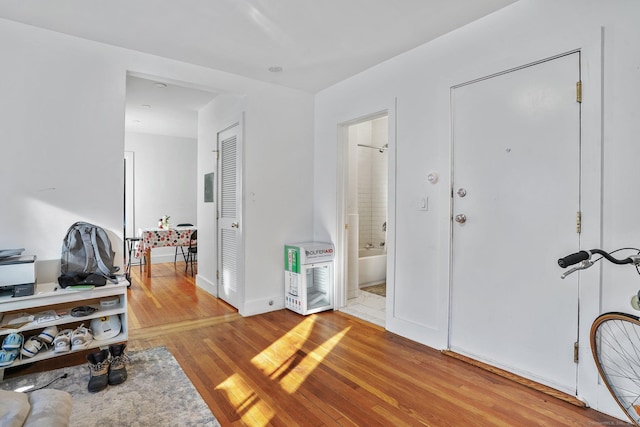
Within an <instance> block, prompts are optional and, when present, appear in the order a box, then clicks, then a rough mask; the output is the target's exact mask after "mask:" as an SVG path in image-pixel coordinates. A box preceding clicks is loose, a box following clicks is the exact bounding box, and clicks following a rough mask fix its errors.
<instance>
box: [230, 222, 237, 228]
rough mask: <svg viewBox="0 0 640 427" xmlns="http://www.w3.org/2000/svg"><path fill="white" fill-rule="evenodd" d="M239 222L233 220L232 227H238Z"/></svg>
mask: <svg viewBox="0 0 640 427" xmlns="http://www.w3.org/2000/svg"><path fill="white" fill-rule="evenodd" d="M238 225H239V224H238V223H237V222H232V223H231V228H238Z"/></svg>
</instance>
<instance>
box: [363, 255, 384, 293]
mask: <svg viewBox="0 0 640 427" xmlns="http://www.w3.org/2000/svg"><path fill="white" fill-rule="evenodd" d="M386 281H387V253H386V251H385V250H384V249H383V248H372V249H360V251H359V252H358V287H360V288H361V287H363V286H370V285H377V284H380V283H385V282H386Z"/></svg>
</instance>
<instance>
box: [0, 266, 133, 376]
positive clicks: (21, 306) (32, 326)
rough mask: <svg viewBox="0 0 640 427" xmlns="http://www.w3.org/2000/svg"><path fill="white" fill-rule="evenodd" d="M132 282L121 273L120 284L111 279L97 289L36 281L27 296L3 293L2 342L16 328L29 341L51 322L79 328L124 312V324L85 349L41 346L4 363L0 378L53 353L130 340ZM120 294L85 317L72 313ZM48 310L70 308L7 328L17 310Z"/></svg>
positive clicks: (0, 307)
mask: <svg viewBox="0 0 640 427" xmlns="http://www.w3.org/2000/svg"><path fill="white" fill-rule="evenodd" d="M128 285H129V282H128V281H127V280H126V279H125V278H124V277H119V280H118V283H117V284H112V283H109V282H107V284H106V285H105V286H100V287H95V288H93V289H74V290H68V289H62V288H60V287H59V285H58V284H57V283H41V284H37V285H36V289H35V293H34V294H33V295H29V296H24V297H0V313H1V314H3V315H4V316H3V319H2V322H0V326H2V327H0V343H1V342H2V341H3V340H4V338H5V337H6V336H7V335H9V334H10V333H12V332H20V333H21V334H22V335H23V336H24V339H25V341H26V340H27V339H28V338H29V337H30V336H32V335H38V334H39V333H40V332H41V331H42V330H43V329H44V328H46V327H48V326H53V325H55V326H57V327H58V329H59V330H63V329H75V328H76V327H78V326H80V325H81V324H83V323H84V325H85V326H86V327H87V328H88V327H90V323H91V320H92V319H95V318H99V317H103V316H115V315H119V316H120V323H121V324H122V328H121V330H120V333H119V334H118V335H117V336H115V337H113V338H110V339H106V340H95V339H94V340H93V341H92V342H91V344H90V345H89V346H88V347H87V348H86V349H83V350H76V351H68V352H61V353H54V352H53V349H51V348H49V349H47V350H44V349H43V350H41V351H40V352H39V353H38V354H36V355H35V356H33V357H21V356H18V358H17V359H16V360H15V361H14V362H13V363H12V364H11V365H9V366H4V367H0V381H1V380H2V379H3V378H4V370H5V369H7V368H12V367H15V366H20V365H23V364H26V363H33V362H38V361H41V360H45V359H50V358H53V357H59V356H65V355H68V354H71V353H76V352H79V351H84V350H87V349H93V348H100V347H107V346H109V345H110V344H115V343H120V342H123V341H127V338H128V328H127V286H128ZM114 296H118V297H119V299H120V302H119V304H118V305H116V306H113V307H112V308H109V309H106V310H103V309H99V310H98V311H96V312H94V313H92V314H90V315H88V316H83V317H73V316H71V309H73V308H74V307H78V306H83V305H90V306H94V307H96V308H99V307H100V300H101V299H104V298H108V297H114ZM47 310H56V311H57V312H59V313H62V312H66V314H64V315H62V316H61V317H60V318H58V319H55V320H52V321H49V322H43V323H37V322H36V321H32V322H30V323H28V324H26V325H23V326H21V327H19V328H17V329H10V328H5V327H4V326H5V325H6V324H7V323H8V319H9V318H10V317H11V315H13V314H19V313H29V314H32V315H35V314H37V313H41V312H44V311H47Z"/></svg>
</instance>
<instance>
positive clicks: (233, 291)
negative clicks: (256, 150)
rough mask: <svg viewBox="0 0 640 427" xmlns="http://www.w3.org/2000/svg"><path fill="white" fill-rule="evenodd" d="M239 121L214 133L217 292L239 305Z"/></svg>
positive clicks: (240, 260)
mask: <svg viewBox="0 0 640 427" xmlns="http://www.w3.org/2000/svg"><path fill="white" fill-rule="evenodd" d="M241 147H242V125H241V124H240V123H237V124H235V125H233V126H232V127H230V128H228V129H226V130H224V131H222V132H220V133H219V134H218V150H219V153H220V157H219V167H218V175H219V176H218V186H219V188H218V194H219V196H220V197H219V199H218V200H219V206H218V209H219V218H218V295H219V297H220V298H222V299H223V300H225V301H226V302H228V303H229V304H231V305H232V306H233V307H235V308H237V309H240V304H241V302H242V291H243V289H242V277H240V276H241V275H240V272H241V271H242V269H241V268H240V267H241V262H242V254H243V250H242V223H241V213H242V205H241V201H242V192H241V188H242V187H241V180H240V177H241V173H240V171H241V165H242V161H241V160H242V157H241V154H242V149H241Z"/></svg>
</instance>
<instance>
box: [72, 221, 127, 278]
mask: <svg viewBox="0 0 640 427" xmlns="http://www.w3.org/2000/svg"><path fill="white" fill-rule="evenodd" d="M115 255H116V254H115V252H114V251H113V249H111V241H110V240H109V236H107V233H106V232H105V231H104V229H102V228H101V227H98V226H97V225H93V224H89V223H87V222H76V223H75V224H73V225H72V226H71V227H69V230H68V231H67V235H66V236H65V238H64V241H63V243H62V258H61V260H60V261H61V262H60V272H61V273H62V275H63V276H75V275H82V274H85V275H86V274H99V275H101V276H104V277H107V278H110V277H112V276H113V274H114V273H115V272H116V271H117V270H118V269H119V268H118V267H115V266H114V265H113V264H114V258H115Z"/></svg>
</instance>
